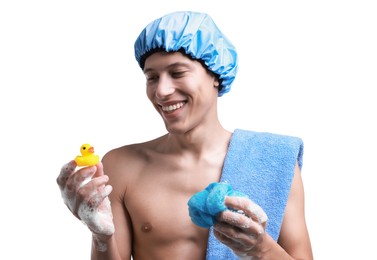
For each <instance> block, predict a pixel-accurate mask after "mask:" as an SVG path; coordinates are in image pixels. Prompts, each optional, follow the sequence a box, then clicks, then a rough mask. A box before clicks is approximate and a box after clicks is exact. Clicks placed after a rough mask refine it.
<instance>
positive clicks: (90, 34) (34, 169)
mask: <svg viewBox="0 0 377 260" xmlns="http://www.w3.org/2000/svg"><path fill="white" fill-rule="evenodd" d="M372 2H374V1H362V0H359V1H332V0H327V1H238V2H237V1H219V0H216V1H199V0H198V1H194V0H191V1H174V0H171V1H151V0H148V1H134V2H132V4H131V3H130V1H93V0H92V1H80V0H75V1H70V0H68V1H47V0H46V1H41V0H36V1H17V0H15V1H10V0H8V1H6V0H5V1H1V3H0V113H1V114H0V116H1V127H0V131H1V134H0V152H1V157H0V158H1V159H0V160H1V169H0V174H1V178H0V180H1V188H0V192H1V194H0V198H1V215H0V218H1V221H0V224H1V227H0V230H1V237H2V242H1V248H2V249H1V255H6V254H8V255H9V256H8V257H7V259H23V258H24V257H27V258H28V259H54V260H59V259H62V260H66V259H73V260H76V259H78V260H82V259H89V255H90V239H91V237H90V233H89V231H87V229H86V227H85V226H84V225H83V224H82V223H81V222H80V221H78V220H77V219H75V218H74V217H73V216H72V215H71V214H70V212H69V211H68V209H67V208H66V207H65V205H64V204H63V202H62V199H61V196H60V192H59V189H58V186H57V185H56V181H55V179H56V177H57V175H58V173H59V170H60V167H61V166H62V165H63V164H64V163H66V162H68V161H69V160H71V159H73V157H74V156H76V155H77V154H78V152H79V146H80V145H81V144H82V143H84V142H89V143H91V144H93V145H94V147H95V148H96V152H97V153H98V154H100V155H103V154H104V153H105V152H106V151H108V150H109V149H111V148H114V147H117V146H121V145H124V144H129V143H134V142H139V141H144V140H149V139H151V138H154V137H156V136H158V135H160V134H162V133H164V132H165V129H164V126H163V124H162V121H161V119H160V118H159V116H158V114H157V113H156V112H155V111H154V109H153V108H152V105H151V104H150V103H149V101H148V100H147V98H146V96H145V85H144V84H145V80H144V76H143V74H142V72H141V70H140V69H139V67H138V65H137V63H136V61H135V59H134V56H133V43H134V41H135V39H136V37H137V35H138V34H139V32H140V31H141V30H142V28H143V27H144V26H145V25H146V24H147V23H149V22H150V21H152V20H153V19H155V18H158V17H160V16H162V15H164V14H166V13H168V12H171V11H177V10H193V11H204V12H207V13H209V14H210V15H211V16H212V17H213V19H214V20H215V22H216V23H217V24H218V26H219V27H220V28H221V29H222V31H223V32H224V33H225V34H226V35H227V36H228V37H229V38H230V39H231V40H232V42H233V43H234V45H235V46H236V47H237V49H238V52H239V56H240V61H239V73H238V76H237V78H236V80H235V82H234V85H233V88H232V90H231V92H229V93H228V94H226V95H224V96H223V97H221V98H220V103H219V111H220V112H219V114H220V119H221V122H222V123H223V124H224V126H225V127H226V128H228V129H229V130H233V129H234V128H245V129H250V130H256V131H268V132H275V133H281V134H288V135H294V136H299V137H301V138H302V139H303V140H304V142H305V152H304V166H303V169H302V172H303V179H304V185H305V192H306V214H307V222H308V228H309V231H310V235H311V240H312V246H313V251H314V255H315V258H316V259H320V260H322V259H377V252H376V247H375V244H376V239H375V235H376V232H377V228H376V221H377V215H376V213H375V210H374V208H375V205H376V202H375V201H376V198H377V192H376V190H377V187H376V184H377V183H376V181H375V175H376V174H377V167H376V162H377V159H376V155H377V152H376V149H377V138H376V132H377V128H376V126H375V123H376V122H375V121H376V111H377V104H376V94H375V89H376V87H377V48H376V46H377V16H376V13H377V8H376V6H375V5H374V4H373V3H372Z"/></svg>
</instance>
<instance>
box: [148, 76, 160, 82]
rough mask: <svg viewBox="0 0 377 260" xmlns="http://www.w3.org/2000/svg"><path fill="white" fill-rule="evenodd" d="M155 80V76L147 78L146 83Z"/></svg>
mask: <svg viewBox="0 0 377 260" xmlns="http://www.w3.org/2000/svg"><path fill="white" fill-rule="evenodd" d="M157 79H158V77H157V76H147V81H155V80H157Z"/></svg>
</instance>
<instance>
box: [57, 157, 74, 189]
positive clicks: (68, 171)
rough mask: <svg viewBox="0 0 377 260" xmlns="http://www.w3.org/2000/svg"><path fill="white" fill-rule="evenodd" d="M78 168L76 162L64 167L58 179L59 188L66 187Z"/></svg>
mask: <svg viewBox="0 0 377 260" xmlns="http://www.w3.org/2000/svg"><path fill="white" fill-rule="evenodd" d="M76 166H77V165H76V162H75V161H74V160H72V161H70V162H69V163H66V164H64V165H63V167H62V168H61V170H60V174H59V176H58V178H57V179H56V182H57V183H58V185H59V186H65V184H66V182H67V180H68V178H69V176H71V175H72V174H73V172H74V171H75V169H76Z"/></svg>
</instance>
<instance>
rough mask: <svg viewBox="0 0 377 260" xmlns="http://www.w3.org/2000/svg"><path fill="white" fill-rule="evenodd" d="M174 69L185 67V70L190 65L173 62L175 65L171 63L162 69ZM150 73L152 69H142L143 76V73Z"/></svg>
mask: <svg viewBox="0 0 377 260" xmlns="http://www.w3.org/2000/svg"><path fill="white" fill-rule="evenodd" d="M175 67H185V68H190V67H191V66H190V64H189V63H187V62H180V61H179V62H175V63H172V64H169V65H168V66H166V67H165V68H164V69H171V68H175ZM151 71H154V69H153V68H145V69H144V74H145V73H148V72H151Z"/></svg>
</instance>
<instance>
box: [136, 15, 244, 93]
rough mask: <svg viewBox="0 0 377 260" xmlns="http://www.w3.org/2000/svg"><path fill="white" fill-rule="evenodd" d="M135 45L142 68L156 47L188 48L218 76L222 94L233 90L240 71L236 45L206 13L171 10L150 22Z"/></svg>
mask: <svg viewBox="0 0 377 260" xmlns="http://www.w3.org/2000/svg"><path fill="white" fill-rule="evenodd" d="M134 47H135V58H136V60H137V62H138V63H139V66H140V67H141V68H142V69H143V68H144V62H145V59H146V58H147V57H148V56H149V55H151V54H152V53H154V52H156V51H161V50H163V51H166V52H174V51H184V52H185V53H186V54H187V55H189V56H191V57H192V58H194V59H196V60H199V61H201V62H202V63H204V65H205V66H206V67H207V68H208V70H210V71H212V72H213V73H215V74H216V75H217V76H218V78H219V80H220V84H221V86H220V87H219V93H218V96H219V97H220V96H222V95H223V94H224V93H227V92H229V90H230V87H231V85H232V82H233V80H234V78H235V76H236V74H237V69H238V59H237V52H236V49H235V47H234V46H233V44H232V43H231V42H230V41H229V40H228V38H226V36H225V35H224V34H222V33H221V31H220V30H219V28H218V27H217V26H216V24H215V23H214V21H213V20H212V18H211V17H210V16H209V15H208V14H205V13H197V12H174V13H170V14H167V15H165V16H163V17H161V18H159V19H157V20H155V21H153V22H151V23H150V24H148V25H147V27H145V28H144V30H143V31H142V32H141V33H140V35H139V37H138V38H137V39H136V42H135V45H134Z"/></svg>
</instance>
